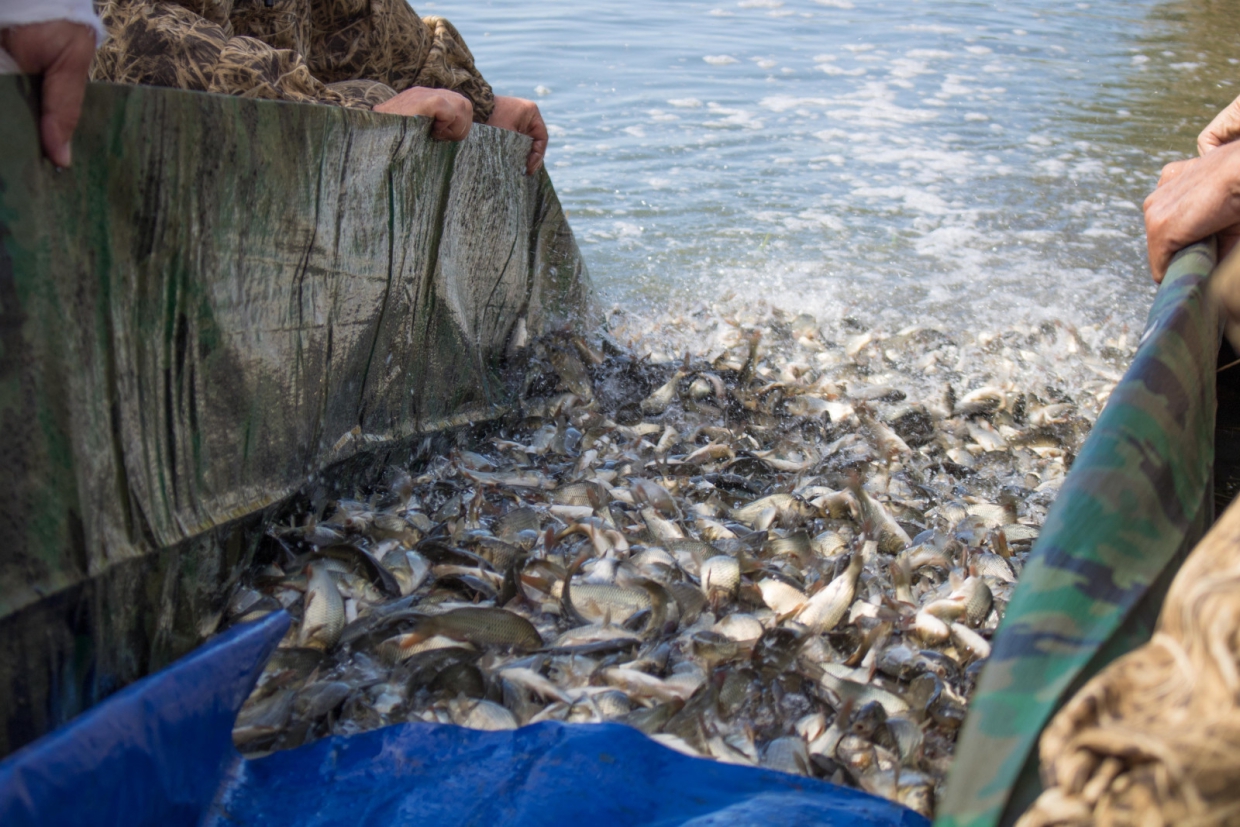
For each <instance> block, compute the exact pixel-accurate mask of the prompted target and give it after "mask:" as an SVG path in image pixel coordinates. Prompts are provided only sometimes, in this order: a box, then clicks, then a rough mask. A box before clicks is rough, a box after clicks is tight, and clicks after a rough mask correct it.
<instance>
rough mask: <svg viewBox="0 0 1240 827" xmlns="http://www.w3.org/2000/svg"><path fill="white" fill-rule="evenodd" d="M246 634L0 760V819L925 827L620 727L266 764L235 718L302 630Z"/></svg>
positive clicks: (133, 826) (436, 731) (245, 630)
mask: <svg viewBox="0 0 1240 827" xmlns="http://www.w3.org/2000/svg"><path fill="white" fill-rule="evenodd" d="M288 623H289V619H288V615H287V614H285V613H283V612H281V613H278V614H273V615H269V616H268V617H266V618H264V619H262V620H259V621H257V622H255V623H251V624H247V625H245V626H241V627H237V628H235V629H231V630H229V631H227V632H225V633H224V634H222V635H220V636H219V637H217V638H215V639H213V640H212V641H210V642H209V643H207V644H206V645H204V646H202V647H201V648H200V649H198V650H197V651H195V652H193V653H192V654H190V655H189V656H187V657H185V658H183V659H182V660H180V661H178V662H177V663H175V664H173V665H172V666H171V667H169V668H168V669H166V670H164V671H162V672H160V673H158V674H156V675H152V676H150V677H148V678H145V679H143V680H141V681H139V682H137V683H134V684H132V685H131V686H129V687H127V688H126V689H124V690H122V691H121V692H119V693H117V694H116V695H114V696H113V697H111V698H109V699H108V700H106V701H104V702H103V703H101V704H99V705H98V706H96V707H95V708H93V709H91V710H89V711H88V712H86V713H85V714H83V715H81V716H80V717H79V718H77V719H75V720H74V721H72V722H70V723H69V724H68V725H66V726H65V727H62V728H61V729H60V730H57V731H56V732H54V733H52V734H51V735H49V736H46V737H44V738H43V739H41V740H39V741H36V742H35V743H33V744H31V745H29V746H27V747H26V748H24V749H22V750H20V751H18V752H17V753H15V754H13V755H12V756H10V757H9V758H8V759H7V760H5V761H4V762H0V824H4V825H5V827H27V825H31V826H33V825H44V826H46V825H62V824H66V825H67V824H92V825H112V824H115V825H126V827H142V825H161V827H162V825H172V824H178V825H180V824H184V825H196V824H204V825H212V826H213V827H260V825H261V827H283V825H288V827H293V826H294V825H296V826H297V827H312V826H313V825H324V827H328V825H330V827H340V825H342V824H366V825H368V826H369V827H387V825H400V824H411V823H416V824H434V825H445V827H446V826H448V825H487V827H509V826H511V827H518V825H520V827H539V825H546V826H547V827H553V826H554V827H560V825H569V824H598V825H613V824H615V825H626V824H633V825H637V824H641V825H666V826H667V827H671V825H694V827H706V825H750V824H752V825H769V826H771V827H784V825H788V827H791V825H802V824H820V825H836V826H837V827H927V825H928V822H927V821H926V820H925V819H924V818H922V817H921V816H919V815H917V814H916V813H914V812H912V811H911V810H907V809H905V808H903V807H900V806H898V805H896V804H892V803H890V802H888V801H884V800H882V799H879V798H875V797H873V796H870V795H867V794H865V793H862V792H858V791H856V790H851V789H846V788H843V787H837V786H834V785H831V784H827V783H824V782H821V781H815V780H812V779H807V778H801V777H797V776H792V775H785V774H783V773H778V772H771V771H768V770H762V769H756V768H752V767H739V766H732V765H728V764H721V763H716V762H713V761H707V760H704V759H701V758H692V757H689V756H686V755H682V754H680V753H678V752H675V751H673V750H670V749H668V748H666V747H664V746H662V745H660V744H658V743H656V742H654V741H652V740H650V739H649V738H647V737H646V736H645V735H643V734H642V733H640V732H638V731H637V730H634V729H630V728H628V727H625V726H621V725H619V724H601V725H568V724H561V723H558V722H546V723H541V724H535V725H533V726H527V727H523V728H521V729H517V730H512V731H502V732H482V731H477V730H468V729H463V728H460V727H454V726H446V725H432V724H422V723H417V724H401V725H397V726H390V727H385V728H383V729H378V730H374V731H372V732H366V733H362V734H358V735H353V736H350V737H332V738H327V739H323V740H321V741H317V742H314V743H311V744H307V745H305V746H303V747H299V748H298V749H295V750H290V751H287V752H278V753H273V754H271V755H268V756H265V757H263V758H259V759H255V760H246V759H243V758H241V756H240V755H238V754H237V753H236V752H235V750H234V749H233V747H232V742H231V730H232V724H233V720H234V719H235V717H236V714H237V710H238V709H240V707H241V704H242V703H243V701H244V700H245V697H246V696H247V695H248V693H249V691H250V689H251V687H252V686H253V685H254V683H255V681H256V680H257V677H258V674H259V672H260V671H261V670H262V666H263V664H264V662H265V661H266V659H267V657H268V655H270V653H271V652H272V650H274V648H275V646H276V644H277V643H278V642H279V640H280V638H281V637H282V636H283V634H284V632H285V630H286V629H287V628H288Z"/></svg>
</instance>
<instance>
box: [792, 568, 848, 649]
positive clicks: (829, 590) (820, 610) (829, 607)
mask: <svg viewBox="0 0 1240 827" xmlns="http://www.w3.org/2000/svg"><path fill="white" fill-rule="evenodd" d="M861 567H862V556H861V553H860V551H857V552H854V553H853V555H852V557H851V558H849V561H848V568H846V569H845V570H844V572H843V573H842V574H840V575H839V576H838V577H836V578H835V579H834V580H832V581H831V582H830V583H828V584H827V585H826V586H825V587H824V588H823V589H822V590H821V591H819V592H818V593H817V594H814V595H812V596H811V597H810V598H809V600H808V601H807V602H806V604H805V608H804V609H802V610H801V612H800V614H798V615H797V616H796V619H797V620H798V621H799V622H800V623H802V624H803V625H805V626H806V627H808V628H809V629H810V630H811V631H813V632H814V633H816V634H822V633H824V632H829V631H831V630H832V629H834V628H835V627H836V626H837V625H839V622H840V621H841V620H843V619H844V616H845V615H846V614H848V607H849V606H851V605H852V602H853V597H854V596H855V595H856V593H857V580H858V579H859V578H860V577H861Z"/></svg>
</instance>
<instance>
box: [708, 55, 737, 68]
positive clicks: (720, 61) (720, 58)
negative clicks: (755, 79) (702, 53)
mask: <svg viewBox="0 0 1240 827" xmlns="http://www.w3.org/2000/svg"><path fill="white" fill-rule="evenodd" d="M702 60H704V61H706V62H707V63H709V64H710V65H711V66H730V65H731V64H733V63H740V61H739V60H737V59H736V58H734V57H732V56H731V55H707V56H706V57H704V58H702Z"/></svg>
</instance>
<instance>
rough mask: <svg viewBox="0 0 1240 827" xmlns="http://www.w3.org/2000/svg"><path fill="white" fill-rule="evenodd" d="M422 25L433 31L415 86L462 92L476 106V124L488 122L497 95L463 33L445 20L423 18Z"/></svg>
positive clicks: (440, 18)
mask: <svg viewBox="0 0 1240 827" xmlns="http://www.w3.org/2000/svg"><path fill="white" fill-rule="evenodd" d="M422 22H423V23H425V24H426V27H427V28H428V29H429V30H430V32H431V43H430V51H429V52H428V53H427V55H426V61H425V62H424V63H423V64H422V70H421V71H420V72H419V73H418V76H417V79H416V80H415V81H414V83H413V85H414V86H436V87H439V88H441V89H451V90H452V91H453V92H459V93H460V94H462V95H464V96H465V97H467V98H469V100H470V102H472V103H473V105H474V121H475V122H476V123H486V122H487V119H488V118H490V117H491V112H492V111H494V109H495V95H494V93H493V92H492V91H491V84H489V83H487V82H486V81H485V80H483V78H482V74H481V73H480V72H479V71H478V69H477V68H476V67H475V66H474V56H473V54H472V53H471V52H470V51H469V47H468V46H466V45H465V41H464V40H463V39H462V38H461V33H460V32H458V31H457V30H456V27H455V26H453V25H452V24H451V23H449V22H448V21H447V20H444V19H443V18H442V17H424V18H422Z"/></svg>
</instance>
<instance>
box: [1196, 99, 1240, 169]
mask: <svg viewBox="0 0 1240 827" xmlns="http://www.w3.org/2000/svg"><path fill="white" fill-rule="evenodd" d="M1237 137H1240V98H1237V99H1236V100H1233V101H1232V102H1231V103H1229V104H1228V105H1227V106H1226V107H1225V108H1224V109H1223V111H1221V112H1219V113H1218V114H1217V115H1215V116H1214V120H1212V121H1210V123H1209V125H1208V126H1206V128H1205V129H1203V130H1201V134H1200V135H1198V136H1197V152H1198V154H1200V155H1205V154H1206V153H1207V152H1210V151H1212V150H1215V149H1218V148H1219V147H1220V146H1222V145H1223V144H1226V143H1230V142H1231V141H1234V140H1235V139H1236V138H1237Z"/></svg>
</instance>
